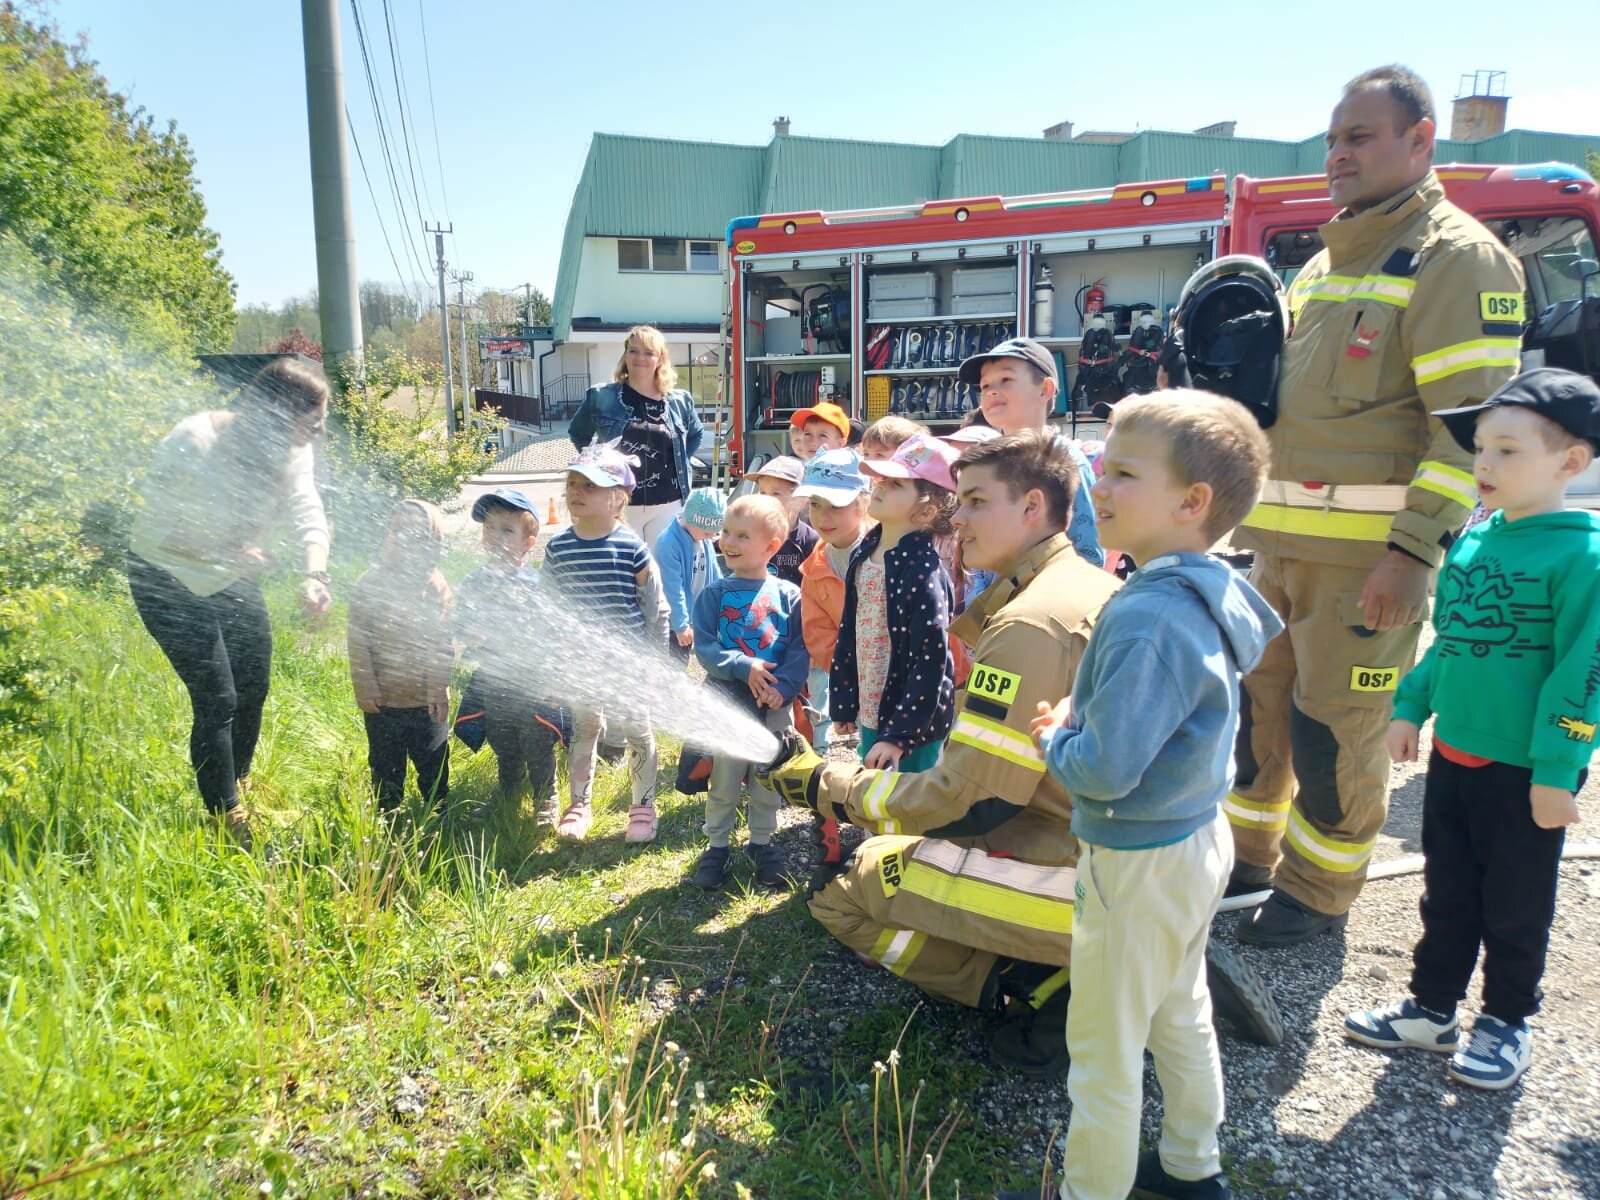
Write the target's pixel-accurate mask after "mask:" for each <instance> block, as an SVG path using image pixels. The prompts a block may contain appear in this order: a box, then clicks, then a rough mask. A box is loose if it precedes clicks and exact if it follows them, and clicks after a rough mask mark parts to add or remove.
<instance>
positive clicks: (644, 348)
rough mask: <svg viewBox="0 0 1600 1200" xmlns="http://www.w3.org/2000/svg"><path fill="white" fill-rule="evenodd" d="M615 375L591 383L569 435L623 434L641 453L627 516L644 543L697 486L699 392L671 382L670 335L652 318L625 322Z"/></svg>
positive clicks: (582, 439)
mask: <svg viewBox="0 0 1600 1200" xmlns="http://www.w3.org/2000/svg"><path fill="white" fill-rule="evenodd" d="M612 379H613V381H614V382H612V383H607V384H602V385H601V386H599V387H592V388H590V389H589V392H588V394H587V395H586V396H584V398H583V403H582V404H581V405H580V406H579V407H578V411H577V413H576V415H574V416H573V418H572V427H571V429H570V431H569V436H570V437H571V438H572V444H573V445H574V446H576V447H577V448H578V449H580V450H582V449H583V448H584V447H585V446H587V445H589V443H590V442H591V441H595V440H598V441H602V442H611V441H618V440H620V441H621V446H620V447H619V448H620V449H621V450H622V452H623V453H624V454H633V455H637V456H638V458H639V462H640V464H641V465H640V467H639V468H638V469H637V470H636V471H635V472H634V474H635V476H636V478H637V479H638V481H639V482H638V485H637V486H636V487H635V488H634V490H633V497H632V500H631V501H630V502H629V504H628V508H627V511H626V517H627V521H628V524H629V525H631V526H632V527H633V529H634V532H636V533H637V534H638V535H639V536H640V538H642V539H643V540H644V543H645V545H647V546H654V545H655V540H656V537H657V535H659V534H660V533H661V531H662V530H663V529H665V528H666V527H667V526H668V525H670V524H671V523H672V522H673V520H674V519H675V518H676V517H677V515H678V514H679V513H680V512H682V511H683V501H684V497H686V496H687V495H688V494H689V489H690V488H691V487H692V486H693V480H692V478H691V473H690V467H689V459H690V458H691V457H693V455H694V453H695V451H697V450H698V449H699V448H700V440H701V438H702V437H703V436H704V432H705V431H704V430H703V429H702V427H701V425H700V417H699V414H697V413H696V412H695V410H694V397H692V396H691V395H690V394H689V393H688V392H686V391H683V390H682V389H680V388H677V387H675V386H674V385H675V384H676V383H677V382H678V373H677V372H676V371H675V370H673V368H672V359H671V356H670V355H669V354H668V353H667V341H666V339H665V338H664V337H662V336H661V331H660V330H659V329H657V328H656V327H655V326H653V325H635V326H634V327H633V328H632V329H630V330H628V337H627V340H626V341H625V342H624V344H623V351H622V357H621V358H620V359H618V360H617V369H616V371H615V372H614V373H613V374H612Z"/></svg>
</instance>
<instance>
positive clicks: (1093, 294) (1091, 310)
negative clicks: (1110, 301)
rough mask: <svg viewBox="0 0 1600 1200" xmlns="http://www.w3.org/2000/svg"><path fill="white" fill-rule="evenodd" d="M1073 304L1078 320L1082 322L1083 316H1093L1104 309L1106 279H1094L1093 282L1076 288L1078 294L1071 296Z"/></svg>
mask: <svg viewBox="0 0 1600 1200" xmlns="http://www.w3.org/2000/svg"><path fill="white" fill-rule="evenodd" d="M1073 306H1074V307H1075V308H1076V309H1077V310H1078V322H1079V324H1082V323H1083V318H1084V317H1085V316H1091V317H1092V316H1094V314H1095V313H1102V312H1105V310H1106V281H1105V280H1104V279H1096V280H1095V281H1094V282H1093V283H1086V284H1084V285H1083V286H1082V287H1081V288H1079V289H1078V294H1077V295H1076V296H1075V297H1073Z"/></svg>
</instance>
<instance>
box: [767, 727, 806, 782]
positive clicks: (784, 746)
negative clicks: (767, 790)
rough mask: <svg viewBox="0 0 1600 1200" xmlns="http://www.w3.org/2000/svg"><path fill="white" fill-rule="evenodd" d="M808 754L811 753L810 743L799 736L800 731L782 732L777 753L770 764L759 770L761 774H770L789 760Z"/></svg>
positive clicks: (789, 730) (787, 730)
mask: <svg viewBox="0 0 1600 1200" xmlns="http://www.w3.org/2000/svg"><path fill="white" fill-rule="evenodd" d="M809 753H811V743H810V742H808V741H806V739H805V738H804V737H803V736H801V734H800V731H799V730H798V729H786V730H784V732H783V737H782V738H781V739H780V740H779V742H778V753H777V754H776V755H774V756H773V758H772V761H771V762H769V763H767V765H766V766H764V767H762V768H761V771H762V773H763V774H770V773H771V772H773V771H776V770H777V769H778V768H779V767H781V766H783V764H784V763H786V762H788V761H789V760H790V759H791V758H794V757H796V756H797V755H801V754H809Z"/></svg>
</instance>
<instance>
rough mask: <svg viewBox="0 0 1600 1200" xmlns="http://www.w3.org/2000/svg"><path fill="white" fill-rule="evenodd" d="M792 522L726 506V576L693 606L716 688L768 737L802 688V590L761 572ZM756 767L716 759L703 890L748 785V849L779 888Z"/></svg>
mask: <svg viewBox="0 0 1600 1200" xmlns="http://www.w3.org/2000/svg"><path fill="white" fill-rule="evenodd" d="M788 524H789V517H788V514H787V513H785V512H784V509H783V506H782V505H781V504H780V503H779V502H778V501H777V500H775V499H773V498H772V497H769V496H741V497H739V498H738V499H737V500H735V501H734V502H733V503H732V504H730V505H728V513H727V517H726V519H725V520H724V522H723V528H722V554H723V557H724V558H725V559H726V560H727V563H728V572H729V573H728V574H727V575H726V576H724V577H723V578H721V579H719V580H717V581H716V582H715V583H713V584H711V585H710V586H709V587H707V588H706V590H705V591H703V592H701V593H700V596H699V598H698V599H697V600H696V601H695V605H694V648H695V654H696V655H697V656H698V657H699V659H700V664H701V665H702V666H703V667H705V669H706V673H707V674H708V675H709V676H710V677H711V681H712V686H713V687H716V688H718V689H719V690H721V691H723V692H724V693H725V694H727V695H729V696H731V697H732V698H733V699H735V700H736V701H738V702H739V703H740V704H741V705H742V706H743V707H745V708H747V709H748V710H750V711H751V712H753V713H756V714H758V715H759V716H760V717H761V719H762V720H763V721H764V723H765V724H766V727H767V728H768V729H769V730H771V731H772V732H773V733H776V734H779V735H782V734H783V733H784V732H785V731H787V730H788V729H789V728H790V727H791V726H790V721H789V705H790V704H792V703H793V701H794V698H795V696H797V695H798V694H799V692H800V689H801V688H802V687H803V686H804V685H805V679H806V661H807V659H806V646H805V640H804V639H803V638H802V637H801V632H800V630H801V624H802V620H803V615H802V611H801V608H802V606H801V601H800V589H799V588H797V587H796V586H795V585H794V584H792V583H790V582H788V581H787V580H785V579H779V578H778V577H776V576H774V575H771V574H769V573H768V571H767V564H768V562H769V561H771V559H772V556H773V555H774V554H775V553H777V550H778V547H779V546H780V545H782V544H783V539H784V531H785V530H786V529H787V528H788ZM756 765H757V764H754V763H748V762H741V761H740V760H738V759H733V758H727V757H725V756H723V755H718V756H717V757H716V758H715V759H714V760H713V762H712V766H711V786H710V790H709V791H708V792H707V793H706V824H705V831H706V837H707V838H708V839H709V840H710V842H711V845H710V846H709V847H707V849H706V850H705V852H704V853H702V854H701V855H700V859H699V861H698V862H697V863H696V864H695V868H694V881H695V883H696V884H698V885H699V886H700V887H703V888H705V889H707V890H708V891H714V890H715V889H717V888H719V887H721V886H722V882H723V880H724V879H725V878H726V876H727V871H728V836H729V834H731V833H732V832H733V825H734V821H735V820H736V819H737V817H738V812H739V789H740V787H741V786H743V784H744V783H745V781H746V779H748V780H749V781H750V806H749V809H748V811H747V813H746V818H745V819H746V822H747V824H748V825H749V828H750V840H749V843H748V844H747V845H746V847H745V852H746V853H747V854H748V855H749V857H750V861H751V862H752V863H753V864H754V865H755V871H756V882H757V883H759V884H761V885H762V886H763V887H778V886H781V885H782V883H783V855H782V853H781V852H780V851H779V849H778V848H777V847H776V846H774V845H773V844H772V835H773V833H774V832H775V831H776V830H777V827H778V797H777V796H776V795H775V794H773V793H772V792H770V791H768V790H767V789H766V788H763V787H760V786H758V785H757V784H756V782H755V778H754V776H753V775H752V773H751V772H752V770H753V769H754V767H755V766H756Z"/></svg>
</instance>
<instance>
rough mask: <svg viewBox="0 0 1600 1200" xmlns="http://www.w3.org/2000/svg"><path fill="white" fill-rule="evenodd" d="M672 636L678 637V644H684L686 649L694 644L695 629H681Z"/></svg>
mask: <svg viewBox="0 0 1600 1200" xmlns="http://www.w3.org/2000/svg"><path fill="white" fill-rule="evenodd" d="M672 636H673V637H674V638H676V639H677V641H678V645H680V646H682V647H683V648H684V649H685V650H687V649H688V648H689V647H690V646H692V645H694V630H692V629H680V630H678V632H677V633H675V634H673V635H672Z"/></svg>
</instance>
